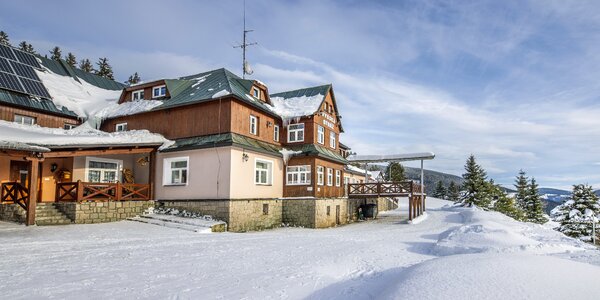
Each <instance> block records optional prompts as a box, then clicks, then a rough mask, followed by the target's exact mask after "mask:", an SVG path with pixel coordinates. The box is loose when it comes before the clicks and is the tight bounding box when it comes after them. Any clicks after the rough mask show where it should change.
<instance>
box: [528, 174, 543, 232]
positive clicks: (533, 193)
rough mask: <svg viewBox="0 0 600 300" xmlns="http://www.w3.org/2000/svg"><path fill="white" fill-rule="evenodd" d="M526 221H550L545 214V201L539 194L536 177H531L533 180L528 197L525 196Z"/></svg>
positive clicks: (540, 222) (539, 222)
mask: <svg viewBox="0 0 600 300" xmlns="http://www.w3.org/2000/svg"><path fill="white" fill-rule="evenodd" d="M524 211H525V221H527V222H533V223H538V224H544V223H546V222H548V219H546V216H544V203H543V202H542V198H541V197H540V195H539V189H538V184H537V183H536V182H535V178H533V177H532V178H531V182H530V183H529V186H528V188H527V197H526V198H525V209H524Z"/></svg>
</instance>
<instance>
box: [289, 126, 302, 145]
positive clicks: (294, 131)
mask: <svg viewBox="0 0 600 300" xmlns="http://www.w3.org/2000/svg"><path fill="white" fill-rule="evenodd" d="M302 141H304V123H298V124H290V125H288V143H292V142H302Z"/></svg>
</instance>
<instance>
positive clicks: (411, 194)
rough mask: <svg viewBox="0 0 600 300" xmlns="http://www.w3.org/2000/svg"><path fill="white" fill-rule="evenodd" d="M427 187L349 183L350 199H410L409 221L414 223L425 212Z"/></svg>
mask: <svg viewBox="0 0 600 300" xmlns="http://www.w3.org/2000/svg"><path fill="white" fill-rule="evenodd" d="M424 189H425V186H424V185H422V184H420V183H418V182H416V181H413V180H406V181H399V182H368V183H349V184H348V198H350V199H357V198H392V199H393V198H398V197H407V198H408V219H409V221H412V220H413V219H414V218H416V217H418V216H420V215H422V214H423V212H424V211H425V199H426V194H425V193H423V191H424Z"/></svg>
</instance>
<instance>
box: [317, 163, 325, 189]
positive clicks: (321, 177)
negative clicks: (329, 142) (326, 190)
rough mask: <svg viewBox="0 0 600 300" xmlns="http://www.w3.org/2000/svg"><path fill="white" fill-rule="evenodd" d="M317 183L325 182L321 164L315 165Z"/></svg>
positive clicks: (323, 169) (323, 168) (322, 183)
mask: <svg viewBox="0 0 600 300" xmlns="http://www.w3.org/2000/svg"><path fill="white" fill-rule="evenodd" d="M317 184H318V185H324V184H325V167H323V166H317Z"/></svg>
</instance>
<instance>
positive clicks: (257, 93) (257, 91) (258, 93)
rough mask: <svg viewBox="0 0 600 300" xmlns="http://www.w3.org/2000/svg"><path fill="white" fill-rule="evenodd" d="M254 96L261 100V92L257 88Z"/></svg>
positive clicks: (253, 90)
mask: <svg viewBox="0 0 600 300" xmlns="http://www.w3.org/2000/svg"><path fill="white" fill-rule="evenodd" d="M252 95H253V96H254V97H256V98H258V99H260V90H259V89H257V88H253V89H252Z"/></svg>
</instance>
